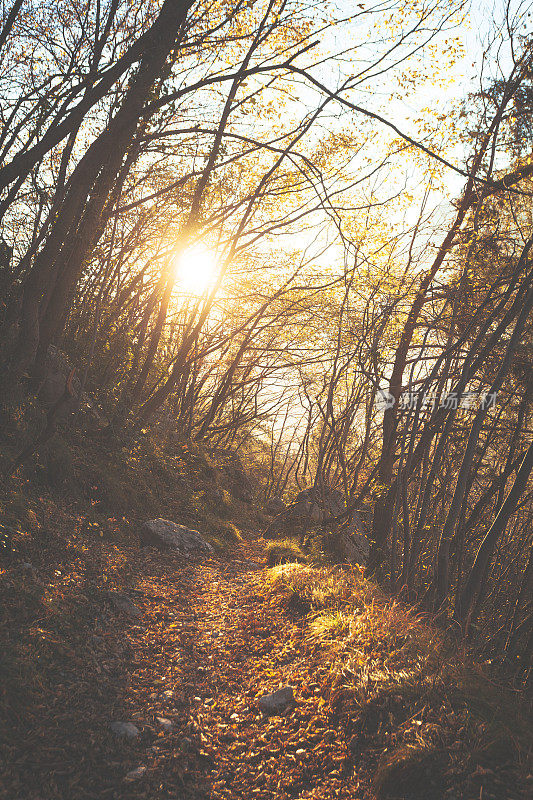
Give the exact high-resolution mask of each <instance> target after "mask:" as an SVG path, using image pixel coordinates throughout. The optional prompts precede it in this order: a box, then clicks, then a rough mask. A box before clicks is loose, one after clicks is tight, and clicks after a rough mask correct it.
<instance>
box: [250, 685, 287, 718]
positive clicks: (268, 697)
mask: <svg viewBox="0 0 533 800" xmlns="http://www.w3.org/2000/svg"><path fill="white" fill-rule="evenodd" d="M295 702H296V701H295V698H294V690H293V688H292V686H283V687H282V688H281V689H277V690H276V691H275V692H272V693H271V694H264V695H263V696H262V697H260V698H259V700H258V701H257V705H258V706H259V708H260V709H261V711H263V713H264V714H269V715H274V714H281V713H282V712H283V711H286V709H287V708H289V706H292V705H294V704H295Z"/></svg>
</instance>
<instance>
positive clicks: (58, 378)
mask: <svg viewBox="0 0 533 800" xmlns="http://www.w3.org/2000/svg"><path fill="white" fill-rule="evenodd" d="M44 369H45V374H44V380H43V382H42V384H41V387H40V389H39V400H40V401H41V402H42V403H43V405H45V406H53V405H54V404H55V403H57V401H58V400H59V398H60V397H62V396H63V394H64V392H65V385H66V381H67V378H68V377H69V375H70V373H71V372H72V364H71V363H70V361H69V360H68V358H67V356H66V355H65V353H63V352H62V351H61V350H59V349H58V348H57V347H55V346H54V345H53V344H51V345H49V347H48V350H47V352H46V359H45V363H44ZM80 389H81V381H80V379H79V377H78V376H77V375H74V378H73V380H72V391H73V393H74V395H75V396H74V397H73V398H72V399H71V400H70V401H69V404H70V405H71V406H72V407H74V406H75V404H76V402H77V400H76V398H77V396H78V394H79V392H80Z"/></svg>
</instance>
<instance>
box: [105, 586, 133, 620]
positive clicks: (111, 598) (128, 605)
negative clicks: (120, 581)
mask: <svg viewBox="0 0 533 800" xmlns="http://www.w3.org/2000/svg"><path fill="white" fill-rule="evenodd" d="M103 594H104V597H105V599H106V600H107V601H108V603H111V605H112V606H113V608H115V609H116V611H121V612H122V613H123V614H127V615H128V617H131V618H132V619H140V618H141V617H142V615H143V613H142V611H141V609H140V608H137V606H136V605H135V603H132V601H131V600H130V598H129V597H128V595H126V594H123V593H122V592H114V591H105V592H104V593H103Z"/></svg>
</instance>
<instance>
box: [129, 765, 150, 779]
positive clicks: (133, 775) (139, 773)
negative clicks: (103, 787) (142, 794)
mask: <svg viewBox="0 0 533 800" xmlns="http://www.w3.org/2000/svg"><path fill="white" fill-rule="evenodd" d="M145 772H146V767H136V768H135V769H132V770H131V772H128V774H127V775H126V777H125V778H124V780H125V781H138V780H139V778H142V777H143V775H144V773H145Z"/></svg>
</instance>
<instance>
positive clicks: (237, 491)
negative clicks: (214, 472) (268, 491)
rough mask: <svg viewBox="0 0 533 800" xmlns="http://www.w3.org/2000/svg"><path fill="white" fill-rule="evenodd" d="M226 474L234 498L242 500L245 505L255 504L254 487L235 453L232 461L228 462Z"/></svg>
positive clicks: (225, 467) (225, 468)
mask: <svg viewBox="0 0 533 800" xmlns="http://www.w3.org/2000/svg"><path fill="white" fill-rule="evenodd" d="M224 472H225V473H226V475H227V476H228V478H229V482H230V485H229V490H230V492H231V494H232V495H233V497H236V498H237V500H241V501H242V502H243V503H253V500H254V494H253V486H252V484H251V482H250V479H249V478H248V475H247V474H246V472H245V471H244V467H243V465H242V462H241V460H240V458H239V457H238V455H236V454H235V453H233V454H232V455H231V460H229V461H227V462H226V464H225V466H224Z"/></svg>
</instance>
